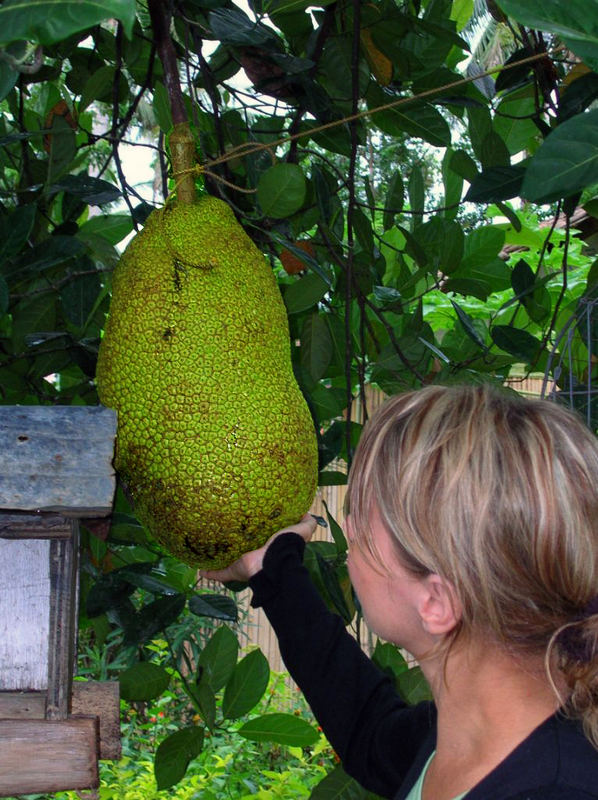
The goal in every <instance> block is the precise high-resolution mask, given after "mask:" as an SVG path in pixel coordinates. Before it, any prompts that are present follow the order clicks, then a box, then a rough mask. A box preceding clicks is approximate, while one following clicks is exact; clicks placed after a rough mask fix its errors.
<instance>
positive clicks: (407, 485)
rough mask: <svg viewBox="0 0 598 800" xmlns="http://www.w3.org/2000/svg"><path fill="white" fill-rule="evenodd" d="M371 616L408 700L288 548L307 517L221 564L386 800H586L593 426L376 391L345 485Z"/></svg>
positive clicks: (438, 396)
mask: <svg viewBox="0 0 598 800" xmlns="http://www.w3.org/2000/svg"><path fill="white" fill-rule="evenodd" d="M348 506H349V508H350V516H349V518H348V521H347V526H346V528H347V538H348V542H349V554H348V566H349V572H350V576H351V580H352V583H353V585H354V588H355V591H356V593H357V595H358V597H359V599H360V602H361V605H362V608H363V611H364V616H365V618H366V620H367V622H368V623H369V626H370V628H371V629H372V630H373V631H374V632H375V633H377V634H378V635H379V636H380V637H381V638H383V639H385V640H387V641H390V642H393V643H395V644H397V645H398V646H400V647H403V648H405V649H406V650H408V651H409V652H410V653H412V654H413V656H414V657H415V658H416V659H417V660H418V662H419V663H420V666H421V668H422V670H423V672H424V674H425V676H426V678H427V680H428V682H429V684H430V687H431V689H432V693H433V697H434V702H433V703H422V704H419V705H417V706H415V707H407V706H405V704H404V703H403V702H402V701H401V700H400V698H399V697H398V696H397V695H396V693H395V691H394V687H393V685H392V682H391V681H390V680H389V679H388V678H387V677H385V676H384V675H383V674H382V673H380V672H379V671H378V670H377V669H376V667H375V666H374V665H373V664H372V663H371V662H370V661H369V660H368V659H367V658H366V656H365V655H364V654H363V653H362V651H361V650H360V648H359V647H358V646H357V644H356V643H355V641H354V640H353V639H352V638H351V637H350V636H349V634H347V633H346V631H345V629H344V626H343V624H342V622H341V620H340V619H339V618H338V617H336V616H335V615H333V614H331V613H329V612H328V610H327V609H326V607H325V606H324V605H323V603H322V602H321V601H320V598H319V596H318V595H317V593H316V592H315V590H314V589H313V587H312V585H311V583H310V581H309V577H308V575H307V572H306V570H305V569H304V567H303V566H302V564H301V556H302V552H303V549H304V546H305V541H307V540H309V538H310V537H311V535H312V533H313V530H314V527H315V523H314V521H313V519H312V518H311V517H309V516H306V517H304V518H303V519H302V520H301V521H300V522H299V523H298V524H297V525H296V526H293V527H292V528H290V529H287V530H286V531H282V532H280V533H279V534H277V535H276V536H275V537H273V539H271V540H270V542H269V543H268V544H267V545H266V546H265V547H263V548H261V549H259V550H256V551H253V552H252V553H248V554H246V555H245V556H243V557H242V558H241V559H239V561H237V562H235V564H233V565H232V566H231V567H229V568H228V569H227V570H223V571H220V572H213V573H207V576H208V577H211V578H214V579H217V580H224V581H226V580H231V579H235V580H248V581H249V583H250V585H251V587H252V589H253V593H254V594H253V601H252V602H253V605H255V606H263V608H264V609H265V611H266V614H267V615H268V617H269V619H270V621H271V623H272V625H273V627H274V630H275V631H276V634H277V636H278V638H279V642H280V647H281V653H282V656H283V658H284V660H285V664H286V665H287V668H288V670H289V672H290V673H291V675H292V676H293V677H294V679H295V680H296V681H297V683H298V685H299V686H300V687H301V689H302V690H303V692H304V694H305V696H306V698H307V700H308V702H309V703H310V705H311V707H312V709H313V711H314V713H315V715H316V717H317V718H318V720H319V722H320V724H321V725H322V727H323V729H324V732H325V733H326V735H327V736H328V738H329V740H330V742H331V743H332V745H333V746H334V747H335V749H336V751H337V753H338V754H339V755H340V757H341V759H342V761H343V765H344V767H345V769H346V770H347V771H348V772H349V773H350V774H351V775H353V776H354V777H355V778H356V779H357V780H358V781H359V782H360V783H361V784H362V785H363V786H365V787H367V788H368V789H370V790H372V791H374V792H376V793H378V794H380V795H382V796H384V797H389V798H396V800H405V798H408V800H419V798H423V800H457V798H467V800H507V798H508V799H509V800H540V798H542V800H590V798H598V749H597V748H598V442H597V440H596V438H595V437H594V436H593V435H592V434H591V433H590V432H589V431H588V430H587V429H586V428H585V427H584V426H583V425H582V424H581V422H579V421H578V420H577V418H576V417H575V416H574V415H573V414H571V413H569V412H568V411H566V410H564V409H563V408H561V407H559V406H557V405H555V404H552V403H548V402H544V401H539V400H529V399H525V398H522V397H519V396H516V395H514V394H512V393H508V392H506V391H504V390H501V389H497V388H492V387H489V386H476V387H472V386H450V387H441V386H430V387H427V388H425V389H423V390H420V391H416V392H411V393H408V394H404V395H399V396H396V397H394V398H392V399H390V400H389V401H388V402H387V403H386V404H385V405H384V406H383V407H382V409H381V410H380V411H379V413H378V414H377V415H376V416H375V417H374V418H373V419H372V421H371V422H370V423H369V424H368V425H367V426H366V428H365V430H364V433H363V435H362V438H361V441H360V444H359V447H358V449H357V453H356V456H355V460H354V463H353V466H352V469H351V474H350V478H349V486H348Z"/></svg>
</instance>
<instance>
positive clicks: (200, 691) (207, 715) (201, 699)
mask: <svg viewBox="0 0 598 800" xmlns="http://www.w3.org/2000/svg"><path fill="white" fill-rule="evenodd" d="M189 688H190V689H191V692H192V694H193V697H194V698H195V702H196V703H197V705H198V706H199V713H200V714H201V718H202V719H203V721H204V722H205V723H206V726H207V727H208V728H209V729H210V730H211V731H212V730H214V727H215V725H216V693H215V692H214V690H213V689H212V687H211V686H210V684H209V682H208V680H207V679H206V680H204V679H201V680H200V681H199V683H198V684H197V685H196V686H193V687H189Z"/></svg>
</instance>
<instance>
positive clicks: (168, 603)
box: [123, 594, 186, 645]
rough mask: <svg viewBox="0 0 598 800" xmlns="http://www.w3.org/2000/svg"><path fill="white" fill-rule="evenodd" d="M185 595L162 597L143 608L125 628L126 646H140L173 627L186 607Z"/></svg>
mask: <svg viewBox="0 0 598 800" xmlns="http://www.w3.org/2000/svg"><path fill="white" fill-rule="evenodd" d="M185 600H186V598H185V595H184V594H175V595H172V596H169V597H168V596H167V597H160V598H158V599H157V600H154V601H153V602H151V603H148V604H147V605H145V606H143V607H142V608H141V610H139V611H138V612H137V613H136V614H135V617H134V618H133V619H132V620H131V621H130V622H129V624H127V625H126V627H125V635H124V640H123V641H124V644H125V645H140V644H143V643H144V642H147V641H149V640H150V639H153V638H154V637H155V636H156V634H157V633H160V632H161V631H163V630H164V629H165V628H167V627H168V626H169V625H171V624H172V623H173V622H174V621H175V620H176V619H177V618H178V617H179V615H180V614H181V612H182V610H183V609H184V607H185Z"/></svg>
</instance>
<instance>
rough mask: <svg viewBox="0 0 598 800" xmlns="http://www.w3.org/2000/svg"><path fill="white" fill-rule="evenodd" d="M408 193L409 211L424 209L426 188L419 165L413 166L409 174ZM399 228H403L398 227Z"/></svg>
mask: <svg viewBox="0 0 598 800" xmlns="http://www.w3.org/2000/svg"><path fill="white" fill-rule="evenodd" d="M407 191H408V194H409V206H410V208H411V211H421V212H423V210H424V202H425V199H426V188H425V184H424V176H423V174H422V171H421V169H420V168H419V167H413V169H412V170H411V174H410V175H409V183H408V185H407ZM400 230H403V229H402V228H400Z"/></svg>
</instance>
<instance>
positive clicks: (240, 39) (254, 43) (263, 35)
mask: <svg viewBox="0 0 598 800" xmlns="http://www.w3.org/2000/svg"><path fill="white" fill-rule="evenodd" d="M209 22H210V27H211V29H212V32H213V34H214V36H215V37H216V38H217V39H219V40H220V41H221V42H222V43H223V44H229V45H241V46H243V45H245V46H249V47H266V48H268V46H270V47H275V48H276V47H277V46H278V44H279V41H278V37H277V36H276V34H275V33H274V31H273V30H272V29H271V28H268V27H266V26H265V25H263V24H262V23H260V22H254V21H253V20H251V19H250V18H249V17H248V16H247V14H245V13H244V12H243V11H241V9H240V8H218V9H216V10H215V11H211V12H210V15H209Z"/></svg>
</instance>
